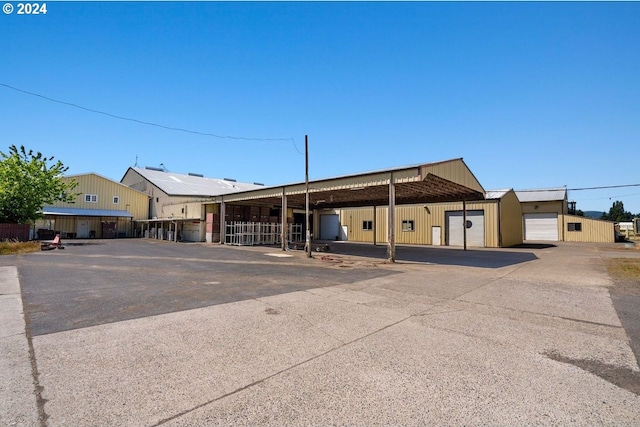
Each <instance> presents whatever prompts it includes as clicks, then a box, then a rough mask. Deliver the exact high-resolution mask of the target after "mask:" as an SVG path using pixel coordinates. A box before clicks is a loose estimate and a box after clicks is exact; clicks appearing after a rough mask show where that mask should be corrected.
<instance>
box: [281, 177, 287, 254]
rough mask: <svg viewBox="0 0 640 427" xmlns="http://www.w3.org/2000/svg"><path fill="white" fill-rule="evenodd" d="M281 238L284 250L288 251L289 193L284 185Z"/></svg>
mask: <svg viewBox="0 0 640 427" xmlns="http://www.w3.org/2000/svg"><path fill="white" fill-rule="evenodd" d="M280 240H281V243H282V250H283V251H286V250H287V249H288V248H287V193H286V188H285V187H282V230H281V231H280Z"/></svg>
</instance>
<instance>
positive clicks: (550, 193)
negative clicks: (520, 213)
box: [516, 188, 567, 202]
mask: <svg viewBox="0 0 640 427" xmlns="http://www.w3.org/2000/svg"><path fill="white" fill-rule="evenodd" d="M516 196H518V200H520V201H521V202H555V201H559V200H565V199H566V198H567V189H566V188H546V189H545V188H543V189H538V190H516Z"/></svg>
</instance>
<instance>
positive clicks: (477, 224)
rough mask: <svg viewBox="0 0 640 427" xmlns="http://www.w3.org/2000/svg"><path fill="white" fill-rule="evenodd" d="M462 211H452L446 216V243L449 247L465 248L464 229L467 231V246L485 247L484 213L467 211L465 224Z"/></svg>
mask: <svg viewBox="0 0 640 427" xmlns="http://www.w3.org/2000/svg"><path fill="white" fill-rule="evenodd" d="M463 218H464V215H463V212H462V211H450V212H446V214H445V221H446V242H447V244H448V245H449V246H464V227H466V229H467V245H468V246H473V247H477V248H483V247H484V211H481V210H476V211H467V222H466V224H465V223H464V220H463Z"/></svg>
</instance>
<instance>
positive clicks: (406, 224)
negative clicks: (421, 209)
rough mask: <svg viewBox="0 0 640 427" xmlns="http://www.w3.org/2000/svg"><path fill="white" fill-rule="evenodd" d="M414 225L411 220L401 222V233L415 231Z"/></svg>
mask: <svg viewBox="0 0 640 427" xmlns="http://www.w3.org/2000/svg"><path fill="white" fill-rule="evenodd" d="M415 230H416V229H415V223H414V221H413V220H412V219H408V220H403V221H402V231H415Z"/></svg>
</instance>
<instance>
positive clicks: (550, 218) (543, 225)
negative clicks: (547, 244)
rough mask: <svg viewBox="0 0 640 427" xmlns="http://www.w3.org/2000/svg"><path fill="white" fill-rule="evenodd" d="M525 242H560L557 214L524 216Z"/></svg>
mask: <svg viewBox="0 0 640 427" xmlns="http://www.w3.org/2000/svg"><path fill="white" fill-rule="evenodd" d="M524 240H545V241H552V242H557V241H558V214H557V213H528V214H524Z"/></svg>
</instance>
